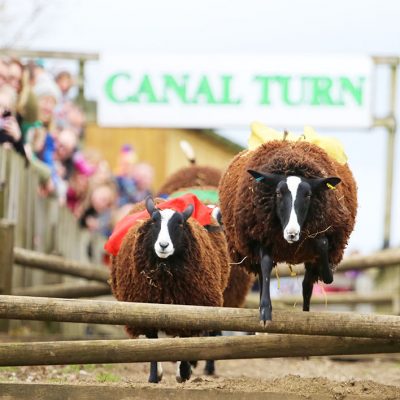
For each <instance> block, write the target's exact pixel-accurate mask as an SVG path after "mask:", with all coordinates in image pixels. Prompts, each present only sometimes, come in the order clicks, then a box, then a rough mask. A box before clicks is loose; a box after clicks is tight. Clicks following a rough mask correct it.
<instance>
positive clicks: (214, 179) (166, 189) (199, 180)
mask: <svg viewBox="0 0 400 400" xmlns="http://www.w3.org/2000/svg"><path fill="white" fill-rule="evenodd" d="M221 175H222V173H221V171H220V170H219V169H218V168H215V167H209V166H205V165H190V166H188V167H184V168H181V169H179V170H178V171H176V172H175V173H173V174H172V175H170V176H169V177H168V178H167V180H166V181H165V182H164V184H163V185H162V186H161V187H160V189H159V190H158V196H163V197H164V196H166V195H170V194H171V193H173V192H175V191H178V190H181V189H183V188H188V187H199V186H213V187H218V184H219V181H220V179H221Z"/></svg>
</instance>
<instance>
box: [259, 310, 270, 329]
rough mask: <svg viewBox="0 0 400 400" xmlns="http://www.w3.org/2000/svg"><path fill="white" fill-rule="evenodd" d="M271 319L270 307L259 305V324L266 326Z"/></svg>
mask: <svg viewBox="0 0 400 400" xmlns="http://www.w3.org/2000/svg"><path fill="white" fill-rule="evenodd" d="M270 321H272V309H271V308H270V307H260V325H261V326H262V327H264V328H265V327H266V326H267V323H268V322H270Z"/></svg>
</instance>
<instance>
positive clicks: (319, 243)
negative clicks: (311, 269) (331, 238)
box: [315, 236, 333, 283]
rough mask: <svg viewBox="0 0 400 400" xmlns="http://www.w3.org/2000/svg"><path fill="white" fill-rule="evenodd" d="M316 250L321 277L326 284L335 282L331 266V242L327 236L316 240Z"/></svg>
mask: <svg viewBox="0 0 400 400" xmlns="http://www.w3.org/2000/svg"><path fill="white" fill-rule="evenodd" d="M315 249H316V251H317V253H318V256H319V257H318V271H319V276H320V278H321V279H322V281H323V282H324V283H332V282H333V272H332V269H331V266H330V264H329V254H328V250H329V242H328V238H327V237H326V236H319V237H317V238H316V239H315Z"/></svg>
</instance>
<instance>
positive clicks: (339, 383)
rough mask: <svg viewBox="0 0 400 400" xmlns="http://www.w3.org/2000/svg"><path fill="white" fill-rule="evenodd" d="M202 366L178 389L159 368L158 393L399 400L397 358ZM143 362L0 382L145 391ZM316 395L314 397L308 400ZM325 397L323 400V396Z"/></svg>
mask: <svg viewBox="0 0 400 400" xmlns="http://www.w3.org/2000/svg"><path fill="white" fill-rule="evenodd" d="M203 368H204V362H199V365H198V366H197V368H196V369H195V370H194V372H193V375H192V379H191V380H190V381H188V382H186V383H184V384H178V383H177V382H176V381H175V365H174V364H173V363H169V362H166V363H163V369H164V377H163V380H162V382H161V383H159V384H158V387H159V388H168V389H177V388H182V389H183V390H185V389H211V390H216V391H219V392H221V391H222V392H228V393H229V392H230V393H232V392H237V391H241V392H274V393H293V394H296V395H299V396H304V398H305V399H306V398H313V399H314V398H318V395H321V396H328V398H332V399H336V400H342V399H346V398H352V397H351V396H361V397H359V398H365V399H377V400H378V399H379V400H380V399H393V400H394V399H400V359H398V358H397V359H396V358H388V356H376V357H374V358H371V357H364V358H361V359H359V358H357V361H356V358H350V359H347V360H333V359H331V358H311V359H298V358H297V359H269V360H264V359H261V360H233V361H231V360H229V361H218V362H217V364H216V368H217V375H216V376H214V377H209V376H205V375H204V374H203ZM148 370H149V366H148V364H147V363H138V364H114V365H111V364H110V365H98V366H95V365H71V366H46V367H45V366H43V367H3V368H0V382H26V383H68V384H77V385H90V384H106V385H116V386H125V385H127V386H132V385H134V386H139V387H143V388H148V387H149V386H153V385H150V384H148V383H147V378H148ZM315 395H317V397H314V396H315ZM325 398H326V397H325Z"/></svg>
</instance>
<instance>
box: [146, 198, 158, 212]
mask: <svg viewBox="0 0 400 400" xmlns="http://www.w3.org/2000/svg"><path fill="white" fill-rule="evenodd" d="M145 204H146V210H147V212H148V213H149V214H150V217H151V216H152V215H153V213H154V211H157V209H156V207H155V206H154V201H153V199H152V197H151V196H148V197H147V198H146V200H145Z"/></svg>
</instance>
